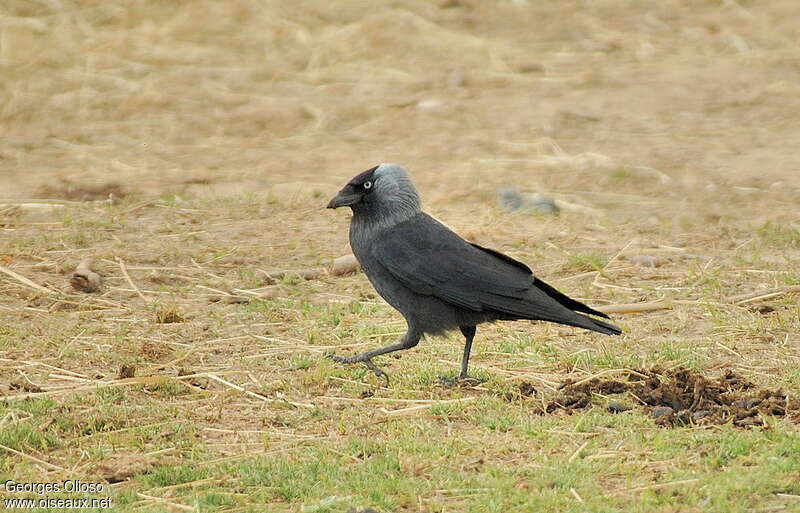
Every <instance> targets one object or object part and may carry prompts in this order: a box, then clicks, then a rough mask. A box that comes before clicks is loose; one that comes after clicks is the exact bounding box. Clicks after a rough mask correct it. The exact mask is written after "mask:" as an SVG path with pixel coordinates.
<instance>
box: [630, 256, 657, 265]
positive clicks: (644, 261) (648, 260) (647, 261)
mask: <svg viewBox="0 0 800 513" xmlns="http://www.w3.org/2000/svg"><path fill="white" fill-rule="evenodd" d="M628 260H629V261H631V262H633V263H634V264H639V265H641V266H642V267H660V266H661V265H662V263H663V262H662V261H661V259H660V258H656V257H654V256H650V255H633V256H629V257H628Z"/></svg>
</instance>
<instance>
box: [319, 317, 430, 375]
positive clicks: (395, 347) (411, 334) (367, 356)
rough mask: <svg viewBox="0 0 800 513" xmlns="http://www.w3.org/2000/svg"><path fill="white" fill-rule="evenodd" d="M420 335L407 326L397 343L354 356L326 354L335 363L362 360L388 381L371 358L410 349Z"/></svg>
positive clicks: (417, 341)
mask: <svg viewBox="0 0 800 513" xmlns="http://www.w3.org/2000/svg"><path fill="white" fill-rule="evenodd" d="M421 336H422V335H421V334H420V333H418V332H417V331H416V330H413V329H411V328H409V329H408V331H407V332H406V335H405V336H404V337H403V340H401V341H400V342H398V343H397V344H391V345H388V346H386V347H381V348H378V349H373V350H372V351H366V352H364V353H361V354H357V355H354V356H336V355H335V354H328V355H326V356H327V357H328V358H330V359H331V360H333V361H334V362H337V363H358V362H363V363H364V365H366V366H367V368H369V370H371V371H372V372H374V373H375V375H376V376H378V377H379V378H384V379H385V380H386V382H387V383H388V382H389V375H388V374H386V373H385V372H383V371H382V370H381V369H380V368H379V367H378V366H377V365H375V364H374V363H372V359H373V358H375V357H376V356H380V355H382V354H386V353H392V352H394V351H400V350H403V349H411V348H412V347H414V346H416V345H417V344H419V339H420V338H421Z"/></svg>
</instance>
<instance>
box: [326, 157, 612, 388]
mask: <svg viewBox="0 0 800 513" xmlns="http://www.w3.org/2000/svg"><path fill="white" fill-rule="evenodd" d="M344 206H347V207H350V208H351V209H352V211H353V218H352V220H351V223H350V246H351V247H352V248H353V253H354V254H355V256H356V258H357V259H358V261H359V263H360V264H361V267H362V268H363V270H364V273H365V274H366V276H367V278H368V279H369V281H370V282H371V283H372V285H373V286H374V287H375V290H377V291H378V293H379V294H380V295H381V296H382V297H383V298H384V299H385V300H386V301H387V302H388V303H389V304H390V305H392V306H393V307H394V308H396V309H397V310H398V311H399V312H400V313H401V314H402V315H403V317H404V318H405V320H406V322H407V324H408V331H407V332H406V334H405V336H404V337H403V339H402V340H401V341H400V342H398V343H396V344H391V345H388V346H386V347H382V348H379V349H373V350H372V351H367V352H364V353H361V354H358V355H355V356H349V357H343V356H335V355H330V357H331V358H332V359H333V360H334V361H336V362H339V363H358V362H362V363H364V364H365V365H366V366H367V367H368V368H369V369H371V370H372V371H373V372H374V373H375V374H376V375H378V376H379V377H383V378H385V379H387V380H388V376H387V374H386V373H385V372H383V371H382V370H381V369H380V368H378V367H377V366H376V365H375V364H374V363H373V361H372V359H373V358H374V357H376V356H380V355H383V354H387V353H391V352H393V351H399V350H401V349H410V348H412V347H414V346H416V345H417V344H418V343H419V340H420V338H421V337H422V336H423V335H438V334H442V333H444V332H447V331H450V330H454V329H456V328H459V329H460V330H461V333H462V334H463V335H464V338H465V339H466V340H465V344H464V353H463V356H462V360H461V372H460V373H459V374H458V379H460V380H469V379H471V378H470V377H469V373H468V368H469V356H470V351H471V349H472V342H473V339H474V337H475V332H476V326H477V325H479V324H482V323H485V322H493V321H498V320H518V319H530V320H541V321H549V322H554V323H558V324H566V325H569V326H576V327H579V328H583V329H587V330H591V331H596V332H599V333H603V334H606V335H619V334H620V333H621V330H620V329H619V328H618V327H616V326H614V325H613V324H609V323H607V322H605V321H602V320H600V319H597V318H596V317H589V316H588V315H584V314H589V315H593V316H598V317H605V318H608V316H607V315H605V314H603V313H601V312H599V311H597V310H594V309H592V308H590V307H588V306H586V305H585V304H583V303H581V302H579V301H576V300H574V299H572V298H569V297H567V296H566V295H564V294H562V293H561V292H559V291H558V290H556V289H555V288H553V287H552V286H550V285H548V284H547V283H545V282H543V281H542V280H540V279H539V278H537V277H535V276H534V275H533V272H532V271H531V270H530V268H529V267H528V266H526V265H525V264H523V263H522V262H519V261H517V260H514V259H513V258H511V257H509V256H507V255H504V254H502V253H500V252H498V251H495V250H492V249H489V248H484V247H481V246H478V245H477V244H472V243H470V242H467V241H465V240H464V239H462V238H461V237H459V236H458V235H456V234H455V233H454V232H453V231H451V230H450V229H449V228H447V227H446V226H445V225H443V224H442V223H440V222H439V221H437V220H436V219H434V218H433V217H431V216H429V215H428V214H426V213H424V212H423V211H422V205H421V202H420V198H419V194H418V193H417V190H416V188H415V187H414V183H413V182H412V181H411V177H410V176H409V174H408V172H407V171H406V170H405V169H403V168H402V167H400V166H398V165H396V164H381V165H379V166H375V167H373V168H371V169H368V170H367V171H364V172H363V173H361V174H359V175H358V176H356V177H354V178H353V179H352V180H350V182H348V183H347V185H345V186H344V188H342V190H341V191H339V194H337V195H336V196H335V197H334V198H333V199H332V200H331V201H330V203H329V204H328V208H339V207H344Z"/></svg>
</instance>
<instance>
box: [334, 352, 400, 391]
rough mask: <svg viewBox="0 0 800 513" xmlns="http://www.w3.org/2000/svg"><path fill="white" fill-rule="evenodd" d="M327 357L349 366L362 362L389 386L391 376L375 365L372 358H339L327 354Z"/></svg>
mask: <svg viewBox="0 0 800 513" xmlns="http://www.w3.org/2000/svg"><path fill="white" fill-rule="evenodd" d="M325 356H327V357H328V358H330V359H331V360H333V361H334V362H336V363H345V364H348V365H349V364H353V363H359V362H361V363H363V364H364V365H366V366H367V368H368V369H369V370H371V371H372V372H374V373H375V375H376V376H378V377H379V378H383V379H384V380H386V384H387V385H388V384H389V375H388V374H386V373H385V372H383V371H382V370H381V369H380V367H378V366H377V365H375V364H374V363H373V362H372V358H363V357H361V356H360V355H356V356H337V355H335V354H327V355H325Z"/></svg>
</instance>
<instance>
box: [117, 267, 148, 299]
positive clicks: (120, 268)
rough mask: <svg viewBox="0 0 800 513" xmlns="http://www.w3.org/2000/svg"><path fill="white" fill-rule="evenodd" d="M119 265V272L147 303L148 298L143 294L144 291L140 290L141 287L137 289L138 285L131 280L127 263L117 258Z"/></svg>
mask: <svg viewBox="0 0 800 513" xmlns="http://www.w3.org/2000/svg"><path fill="white" fill-rule="evenodd" d="M117 263H118V264H119V270H120V271H122V275H123V276H125V280H126V281H127V282H128V284H129V285H130V286H131V288H132V289H133V290H134V291H135V292H136V293H137V294H139V297H140V298H142V299H143V300H145V301H147V298H146V297H144V294H142V291H141V290H139V287H137V286H136V284H135V283H133V280H132V279H131V277H130V275H129V274H128V270H127V269H126V268H125V262H124V261H123V260H122V259H121V258H119V257H117Z"/></svg>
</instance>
